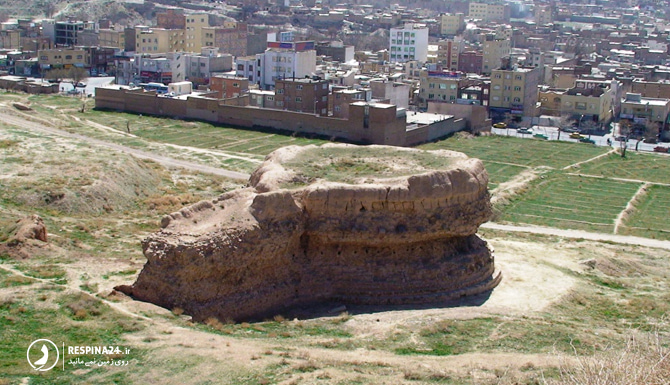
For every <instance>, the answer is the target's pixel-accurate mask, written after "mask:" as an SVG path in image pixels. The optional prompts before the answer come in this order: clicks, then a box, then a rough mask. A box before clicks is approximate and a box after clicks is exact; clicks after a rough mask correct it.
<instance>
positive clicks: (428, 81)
mask: <svg viewBox="0 0 670 385" xmlns="http://www.w3.org/2000/svg"><path fill="white" fill-rule="evenodd" d="M461 80H463V74H462V73H460V72H449V71H426V70H423V71H421V80H420V84H421V87H420V88H419V99H418V104H419V107H420V108H427V107H428V102H447V103H455V102H456V99H458V90H459V88H460V82H461Z"/></svg>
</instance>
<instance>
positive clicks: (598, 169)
mask: <svg viewBox="0 0 670 385" xmlns="http://www.w3.org/2000/svg"><path fill="white" fill-rule="evenodd" d="M668 170H670V156H667V155H662V154H654V153H636V152H634V151H627V152H626V157H625V158H622V157H621V155H619V154H610V155H608V156H606V157H603V158H600V159H597V160H595V161H593V162H589V163H585V164H583V165H581V167H580V173H582V174H591V175H601V176H605V177H608V178H624V179H637V180H644V181H648V182H654V183H670V172H668Z"/></svg>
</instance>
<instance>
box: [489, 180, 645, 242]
mask: <svg viewBox="0 0 670 385" xmlns="http://www.w3.org/2000/svg"><path fill="white" fill-rule="evenodd" d="M639 187H640V184H639V183H628V182H620V181H615V180H611V179H602V178H587V177H580V176H573V175H566V174H562V173H556V174H551V175H548V176H547V177H546V178H545V179H540V180H537V181H536V182H535V183H533V184H532V186H531V187H530V188H529V191H528V192H527V193H526V194H523V195H521V196H517V197H516V198H514V199H513V200H512V202H511V203H510V204H509V205H508V206H506V207H505V208H504V210H503V214H502V216H501V220H503V221H507V222H514V223H528V224H536V225H542V226H550V227H558V228H567V229H582V230H589V231H598V232H609V233H611V232H612V231H613V230H614V221H615V220H616V218H617V216H618V215H619V213H620V212H621V211H622V210H623V209H624V208H625V207H626V204H627V203H628V201H629V200H630V199H631V198H632V197H633V195H634V194H635V192H636V191H637V189H638V188H639Z"/></svg>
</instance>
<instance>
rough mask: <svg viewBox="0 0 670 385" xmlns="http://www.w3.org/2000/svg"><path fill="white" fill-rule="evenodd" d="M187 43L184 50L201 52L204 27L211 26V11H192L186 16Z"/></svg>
mask: <svg viewBox="0 0 670 385" xmlns="http://www.w3.org/2000/svg"><path fill="white" fill-rule="evenodd" d="M184 18H185V24H186V27H185V40H186V42H185V44H184V50H185V51H188V52H200V50H201V49H202V47H204V46H205V45H204V43H203V35H204V32H203V29H204V28H207V27H209V26H210V25H209V13H205V12H202V13H192V14H189V15H186V16H185V17H184Z"/></svg>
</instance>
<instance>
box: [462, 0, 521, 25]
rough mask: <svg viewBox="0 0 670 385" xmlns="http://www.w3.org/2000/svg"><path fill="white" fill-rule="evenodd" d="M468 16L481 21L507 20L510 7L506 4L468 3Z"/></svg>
mask: <svg viewBox="0 0 670 385" xmlns="http://www.w3.org/2000/svg"><path fill="white" fill-rule="evenodd" d="M468 11H469V12H468V16H470V18H471V19H481V20H483V21H499V22H509V18H510V13H511V8H510V6H509V5H508V4H505V3H502V4H487V3H476V2H472V3H470V6H469V8H468Z"/></svg>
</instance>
